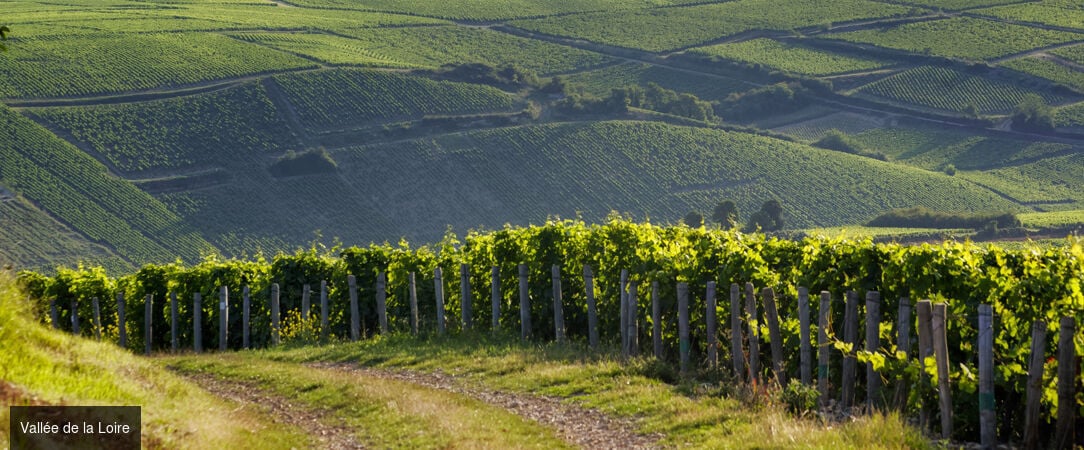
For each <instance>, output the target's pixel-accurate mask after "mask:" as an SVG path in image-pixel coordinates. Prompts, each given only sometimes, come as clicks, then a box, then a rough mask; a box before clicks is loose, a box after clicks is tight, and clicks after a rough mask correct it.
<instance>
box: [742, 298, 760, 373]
mask: <svg viewBox="0 0 1084 450" xmlns="http://www.w3.org/2000/svg"><path fill="white" fill-rule="evenodd" d="M754 292H755V291H754V289H753V283H748V282H747V283H745V314H746V316H747V319H748V322H747V325H748V327H749V336H748V338H749V382H750V383H753V385H758V384H760V373H759V372H760V337H759V336H760V331H759V330H757V327H758V326H759V322H760V320H759V317H758V316H757V298H756V294H755V293H754Z"/></svg>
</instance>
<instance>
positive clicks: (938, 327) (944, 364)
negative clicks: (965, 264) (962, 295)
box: [930, 303, 952, 439]
mask: <svg viewBox="0 0 1084 450" xmlns="http://www.w3.org/2000/svg"><path fill="white" fill-rule="evenodd" d="M945 319H946V315H945V304H944V303H938V304H936V305H933V320H932V321H931V323H930V327H931V329H932V331H933V336H932V337H933V354H934V358H936V359H937V393H938V397H939V398H940V399H941V402H940V403H941V438H942V439H949V438H951V437H952V389H951V388H950V387H949V360H948V333H947V332H946V330H945V323H946V322H945Z"/></svg>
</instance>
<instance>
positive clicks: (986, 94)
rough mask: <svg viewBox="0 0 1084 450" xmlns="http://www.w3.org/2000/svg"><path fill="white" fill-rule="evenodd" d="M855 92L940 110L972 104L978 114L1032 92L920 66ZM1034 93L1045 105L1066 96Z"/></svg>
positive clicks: (1003, 108) (1000, 109) (1001, 109)
mask: <svg viewBox="0 0 1084 450" xmlns="http://www.w3.org/2000/svg"><path fill="white" fill-rule="evenodd" d="M857 93H859V94H861V95H869V96H872V97H874V98H877V99H883V100H890V101H894V102H899V103H906V104H912V105H917V106H920V107H926V108H932V109H935V110H942V111H951V112H963V111H964V110H966V108H967V107H968V106H971V105H973V106H975V107H976V108H977V109H978V111H980V112H982V113H1007V112H1009V111H1011V110H1012V109H1013V108H1014V107H1016V105H1017V104H1018V103H1020V101H1021V100H1023V98H1024V96H1026V95H1027V94H1029V93H1033V91H1029V90H1028V89H1025V88H1024V87H1022V86H1019V85H1017V84H1014V83H1010V82H1007V81H1002V80H997V79H988V78H984V77H981V76H978V75H973V74H970V73H966V72H961V71H958V70H953V69H947V68H944V67H935V66H920V67H917V68H914V69H911V70H908V71H905V72H901V73H898V74H896V75H892V76H890V77H888V78H884V79H881V80H877V81H874V82H873V83H870V84H867V85H865V86H862V87H861V88H859V89H858V90H857ZM1038 94H1039V95H1040V96H1042V97H1043V100H1045V101H1046V102H1047V103H1048V104H1056V103H1060V102H1063V101H1065V100H1066V99H1067V98H1066V97H1064V96H1061V95H1058V94H1053V93H1049V92H1038Z"/></svg>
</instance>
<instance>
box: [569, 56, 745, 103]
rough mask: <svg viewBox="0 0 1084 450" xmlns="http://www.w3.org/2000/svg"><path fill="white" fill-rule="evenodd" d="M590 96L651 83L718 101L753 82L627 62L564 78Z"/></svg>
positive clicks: (605, 94) (742, 89) (607, 93)
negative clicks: (617, 88)
mask: <svg viewBox="0 0 1084 450" xmlns="http://www.w3.org/2000/svg"><path fill="white" fill-rule="evenodd" d="M566 80H567V81H568V82H569V83H573V84H575V85H576V86H578V87H582V88H583V90H584V91H585V92H587V93H589V94H591V95H595V96H598V97H605V96H607V95H609V94H610V91H611V90H612V89H613V88H615V87H623V86H630V85H638V86H646V85H647V84H648V83H655V84H658V85H659V86H662V87H664V88H666V89H671V90H674V91H677V92H688V93H690V94H693V95H695V96H697V97H699V98H701V99H705V100H722V99H725V98H726V96H727V95H730V94H731V93H733V92H742V91H746V90H748V89H750V88H752V87H754V85H752V84H750V83H747V82H744V81H740V80H736V79H733V78H726V77H721V76H709V75H702V74H696V73H690V72H683V71H680V70H675V69H668V68H665V67H662V66H656V65H650V64H642V63H634V62H628V63H623V64H617V65H613V66H610V67H603V68H601V69H596V70H591V71H587V72H580V73H577V74H575V75H570V76H568V77H566Z"/></svg>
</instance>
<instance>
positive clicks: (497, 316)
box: [490, 266, 501, 333]
mask: <svg viewBox="0 0 1084 450" xmlns="http://www.w3.org/2000/svg"><path fill="white" fill-rule="evenodd" d="M490 280H491V281H490V287H491V288H492V294H491V295H490V303H491V306H492V308H493V311H492V317H491V318H490V328H491V329H492V330H493V332H494V333H496V332H497V331H499V330H500V329H501V269H500V268H499V267H497V266H493V269H492V275H491V276H490Z"/></svg>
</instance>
